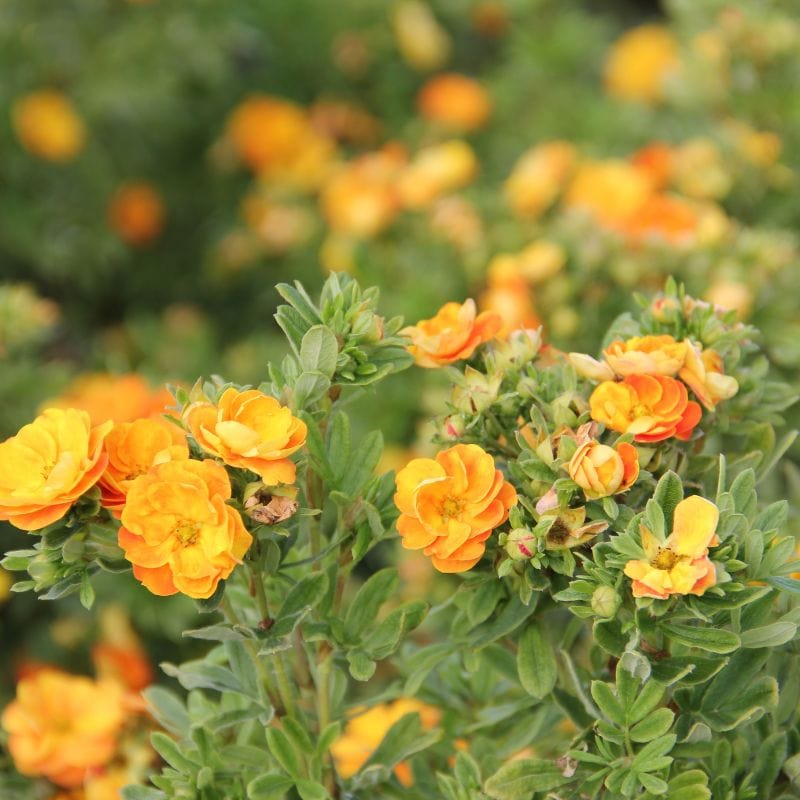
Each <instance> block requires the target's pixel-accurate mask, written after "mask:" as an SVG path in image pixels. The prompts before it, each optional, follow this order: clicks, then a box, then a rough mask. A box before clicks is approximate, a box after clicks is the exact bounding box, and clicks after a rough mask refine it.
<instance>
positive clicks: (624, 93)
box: [603, 25, 680, 103]
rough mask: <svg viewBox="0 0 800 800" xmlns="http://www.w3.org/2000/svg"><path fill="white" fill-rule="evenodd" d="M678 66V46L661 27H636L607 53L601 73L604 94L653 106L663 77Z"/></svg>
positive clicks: (659, 97)
mask: <svg viewBox="0 0 800 800" xmlns="http://www.w3.org/2000/svg"><path fill="white" fill-rule="evenodd" d="M679 67H680V59H679V54H678V43H677V42H676V41H675V38H674V37H673V35H672V33H671V32H670V31H669V30H668V29H667V28H666V27H664V26H662V25H640V26H638V27H636V28H632V29H631V30H629V31H627V32H626V33H624V34H623V35H622V36H620V38H619V39H617V41H616V42H614V44H613V45H612V47H611V49H610V50H609V53H608V57H607V58H606V63H605V68H604V72H603V80H604V83H605V88H606V91H607V92H608V93H609V94H610V95H612V96H613V97H617V98H619V99H620V100H638V101H640V102H643V103H657V102H659V101H660V100H662V99H663V97H664V84H665V81H666V80H667V78H668V77H669V76H670V75H671V74H674V73H675V72H676V71H677V70H678V68H679Z"/></svg>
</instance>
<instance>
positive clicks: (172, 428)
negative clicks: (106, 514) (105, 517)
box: [99, 419, 189, 517]
mask: <svg viewBox="0 0 800 800" xmlns="http://www.w3.org/2000/svg"><path fill="white" fill-rule="evenodd" d="M104 448H105V452H106V455H107V456H108V465H107V466H106V469H105V471H104V472H103V474H102V475H101V476H100V481H99V486H100V492H101V501H100V502H101V504H102V505H103V507H104V508H107V509H109V510H110V511H111V512H112V513H113V514H114V516H116V517H119V515H120V514H121V513H122V509H123V508H124V507H125V497H126V496H127V494H128V489H129V488H130V485H131V483H132V482H133V481H134V479H136V478H138V477H139V476H140V475H144V474H145V473H146V472H147V471H148V470H149V469H150V468H151V467H153V466H155V465H156V464H163V463H164V462H165V461H174V460H176V459H181V458H189V447H188V446H187V444H186V435H185V434H184V433H183V431H182V430H181V429H180V428H179V427H178V426H177V425H174V424H173V423H171V422H168V421H167V420H164V421H163V422H162V421H156V420H154V419H138V420H135V421H134V422H118V423H117V424H116V425H114V427H113V428H112V429H111V432H110V433H109V434H108V436H106V439H105V445H104Z"/></svg>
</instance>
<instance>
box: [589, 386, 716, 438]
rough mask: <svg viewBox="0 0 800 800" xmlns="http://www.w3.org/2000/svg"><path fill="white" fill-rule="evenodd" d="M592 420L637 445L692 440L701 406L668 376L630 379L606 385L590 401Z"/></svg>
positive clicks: (595, 391)
mask: <svg viewBox="0 0 800 800" xmlns="http://www.w3.org/2000/svg"><path fill="white" fill-rule="evenodd" d="M589 406H590V408H591V414H592V419H593V420H595V421H596V422H602V423H603V424H604V425H605V426H606V427H607V428H610V429H611V430H614V431H618V432H619V433H632V434H634V439H635V440H636V441H637V442H660V441H663V440H664V439H669V438H670V437H672V436H674V437H675V438H677V439H683V440H686V439H689V437H690V436H691V435H692V431H693V430H694V428H695V425H697V423H698V422H700V417H701V416H702V411H701V410H700V406H699V405H698V404H697V403H695V402H694V400H689V393H688V392H687V390H686V387H685V386H684V385H683V383H681V382H680V381H678V380H675V378H670V377H668V376H666V375H628V376H627V377H625V378H624V380H622V381H620V382H618V383H615V382H614V381H604V382H603V383H601V384H600V385H599V386H597V387H596V388H595V390H594V391H593V392H592V396H591V397H590V398H589Z"/></svg>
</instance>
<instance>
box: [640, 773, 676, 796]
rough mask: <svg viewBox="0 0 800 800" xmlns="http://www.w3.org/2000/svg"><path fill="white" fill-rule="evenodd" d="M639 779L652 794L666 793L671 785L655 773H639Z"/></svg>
mask: <svg viewBox="0 0 800 800" xmlns="http://www.w3.org/2000/svg"><path fill="white" fill-rule="evenodd" d="M639 781H640V782H641V784H642V786H644V788H645V789H647V791H648V792H650V794H656V795H660V794H666V793H667V792H668V791H669V786H668V784H667V782H666V781H664V780H661V778H657V777H656V776H655V775H648V774H647V773H646V772H642V773H640V774H639Z"/></svg>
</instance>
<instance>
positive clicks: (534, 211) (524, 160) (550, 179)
mask: <svg viewBox="0 0 800 800" xmlns="http://www.w3.org/2000/svg"><path fill="white" fill-rule="evenodd" d="M574 168H575V147H574V146H573V145H571V144H570V143H569V142H564V141H560V140H555V141H552V142H542V143H541V144H538V145H536V146H535V147H532V148H530V149H529V150H526V151H525V152H524V153H523V154H522V156H521V157H520V158H519V160H518V161H517V163H516V164H515V165H514V169H513V170H512V172H511V175H509V176H508V178H507V179H506V182H505V184H504V186H503V192H504V194H505V197H506V200H507V202H508V204H509V205H510V206H511V208H512V210H513V211H514V213H515V214H517V216H520V217H524V218H526V219H537V218H538V217H539V216H540V215H541V214H542V213H544V212H545V211H546V210H547V209H548V208H549V207H550V206H551V205H552V204H553V203H554V202H555V199H556V197H558V195H559V193H560V192H561V190H562V189H563V188H564V185H565V184H566V182H567V180H568V179H569V176H570V175H571V174H572V171H573V169H574Z"/></svg>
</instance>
